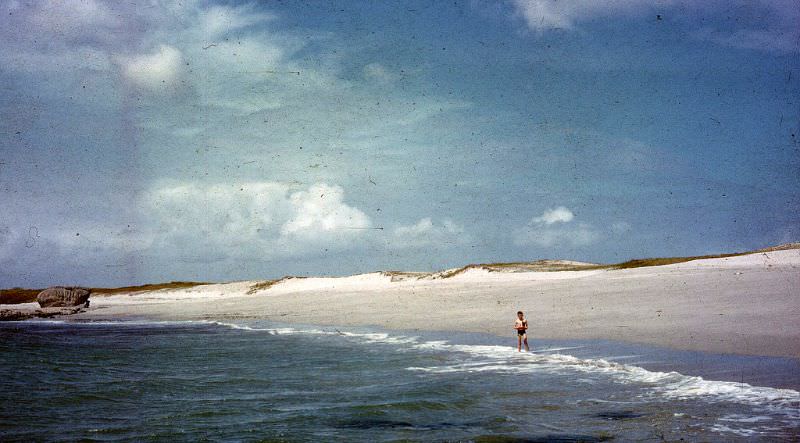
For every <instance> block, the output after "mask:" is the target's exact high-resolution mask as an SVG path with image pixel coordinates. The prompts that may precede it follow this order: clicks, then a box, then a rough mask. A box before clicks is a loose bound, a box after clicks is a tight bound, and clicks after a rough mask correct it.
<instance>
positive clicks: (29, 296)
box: [0, 288, 42, 305]
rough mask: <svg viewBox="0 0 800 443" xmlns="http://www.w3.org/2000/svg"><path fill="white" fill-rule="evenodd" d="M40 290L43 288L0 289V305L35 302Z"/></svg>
mask: <svg viewBox="0 0 800 443" xmlns="http://www.w3.org/2000/svg"><path fill="white" fill-rule="evenodd" d="M40 292H42V289H25V288H11V289H0V305H15V304H18V303H31V302H35V301H36V296H37V295H39V293H40Z"/></svg>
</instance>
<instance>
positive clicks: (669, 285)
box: [71, 249, 800, 357]
mask: <svg viewBox="0 0 800 443" xmlns="http://www.w3.org/2000/svg"><path fill="white" fill-rule="evenodd" d="M445 274H446V273H439V274H412V273H378V272H376V273H370V274H363V275H356V276H351V277H340V278H287V279H284V280H281V281H278V282H276V283H273V284H271V286H270V285H269V284H262V285H261V286H262V288H261V289H258V288H259V286H257V285H259V283H263V282H258V281H242V282H233V283H224V284H212V285H204V286H196V287H191V288H186V289H179V290H160V291H151V292H135V293H124V294H117V295H112V296H95V295H93V296H92V298H91V306H90V308H89V309H88V311H86V312H84V313H81V314H77V315H75V316H72V317H71V318H76V319H77V318H80V319H85V320H89V319H95V320H97V319H121V318H130V317H145V318H149V319H159V320H200V319H205V320H209V319H213V320H226V319H253V318H258V319H268V320H274V321H280V322H285V323H301V324H318V325H332V326H335V325H341V326H356V325H363V326H368V325H377V326H380V327H384V328H389V329H404V330H409V329H411V330H413V329H420V330H441V331H466V332H485V333H491V334H497V335H509V336H511V335H512V334H513V331H512V329H511V327H512V324H513V320H514V316H515V313H516V311H517V310H523V311H525V312H526V315H527V316H528V318H529V322H530V325H531V329H530V331H529V336H530V337H531V342H532V344H533V346H534V347H535V346H536V343H537V340H541V339H573V338H575V339H613V340H622V341H629V342H638V343H645V344H653V345H660V346H667V347H672V348H676V349H686V350H699V351H710V352H721V353H737V354H750V355H765V356H789V357H800V328H798V326H797V319H798V318H800V250H799V249H789V250H782V251H773V252H760V253H753V254H748V255H743V256H737V257H729V258H718V259H704V260H694V261H689V262H685V263H680V264H673V265H665V266H651V267H641V268H633V269H622V270H608V269H593V270H580V271H556V272H498V271H492V272H490V271H489V270H487V269H482V268H479V267H474V268H468V269H466V270H465V271H464V272H460V273H457V274H455V275H452V276H449V277H448V278H442V277H443V275H445Z"/></svg>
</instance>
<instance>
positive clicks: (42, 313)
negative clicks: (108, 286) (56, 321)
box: [0, 306, 83, 321]
mask: <svg viewBox="0 0 800 443" xmlns="http://www.w3.org/2000/svg"><path fill="white" fill-rule="evenodd" d="M79 312H83V307H82V306H73V307H69V308H43V309H35V310H34V309H29V308H28V309H0V321H20V320H28V319H31V318H52V317H57V316H59V315H72V314H77V313H79Z"/></svg>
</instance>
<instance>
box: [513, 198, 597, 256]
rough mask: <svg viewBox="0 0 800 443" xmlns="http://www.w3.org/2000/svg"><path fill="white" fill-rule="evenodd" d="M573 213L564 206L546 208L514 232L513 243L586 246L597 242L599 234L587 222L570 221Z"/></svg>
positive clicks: (520, 244) (523, 244)
mask: <svg viewBox="0 0 800 443" xmlns="http://www.w3.org/2000/svg"><path fill="white" fill-rule="evenodd" d="M574 219H575V214H573V213H572V211H570V210H569V209H567V208H566V207H564V206H559V207H557V208H554V209H548V210H546V211H544V212H543V213H542V214H541V215H539V216H537V217H533V218H532V219H531V220H530V222H528V224H527V225H525V226H524V227H522V228H520V229H517V230H516V231H515V233H514V243H515V244H516V245H518V246H527V245H537V246H541V247H554V246H571V247H579V246H586V245H590V244H592V243H595V242H597V241H598V240H599V239H600V238H601V235H600V233H599V232H598V231H597V229H595V228H594V227H593V226H592V225H591V224H589V223H584V222H580V223H577V224H575V223H572V221H573V220H574Z"/></svg>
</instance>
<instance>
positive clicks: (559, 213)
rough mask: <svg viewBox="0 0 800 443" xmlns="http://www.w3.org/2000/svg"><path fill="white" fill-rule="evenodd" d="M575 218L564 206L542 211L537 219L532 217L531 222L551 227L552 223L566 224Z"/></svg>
mask: <svg viewBox="0 0 800 443" xmlns="http://www.w3.org/2000/svg"><path fill="white" fill-rule="evenodd" d="M573 218H575V214H573V213H572V211H570V210H569V209H567V208H565V207H564V206H559V207H557V208H554V209H548V210H546V211H544V213H543V214H542V215H540V216H539V217H534V218H533V222H534V223H536V224H545V225H552V224H553V223H559V222H561V223H567V222H570V221H572V219H573Z"/></svg>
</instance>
